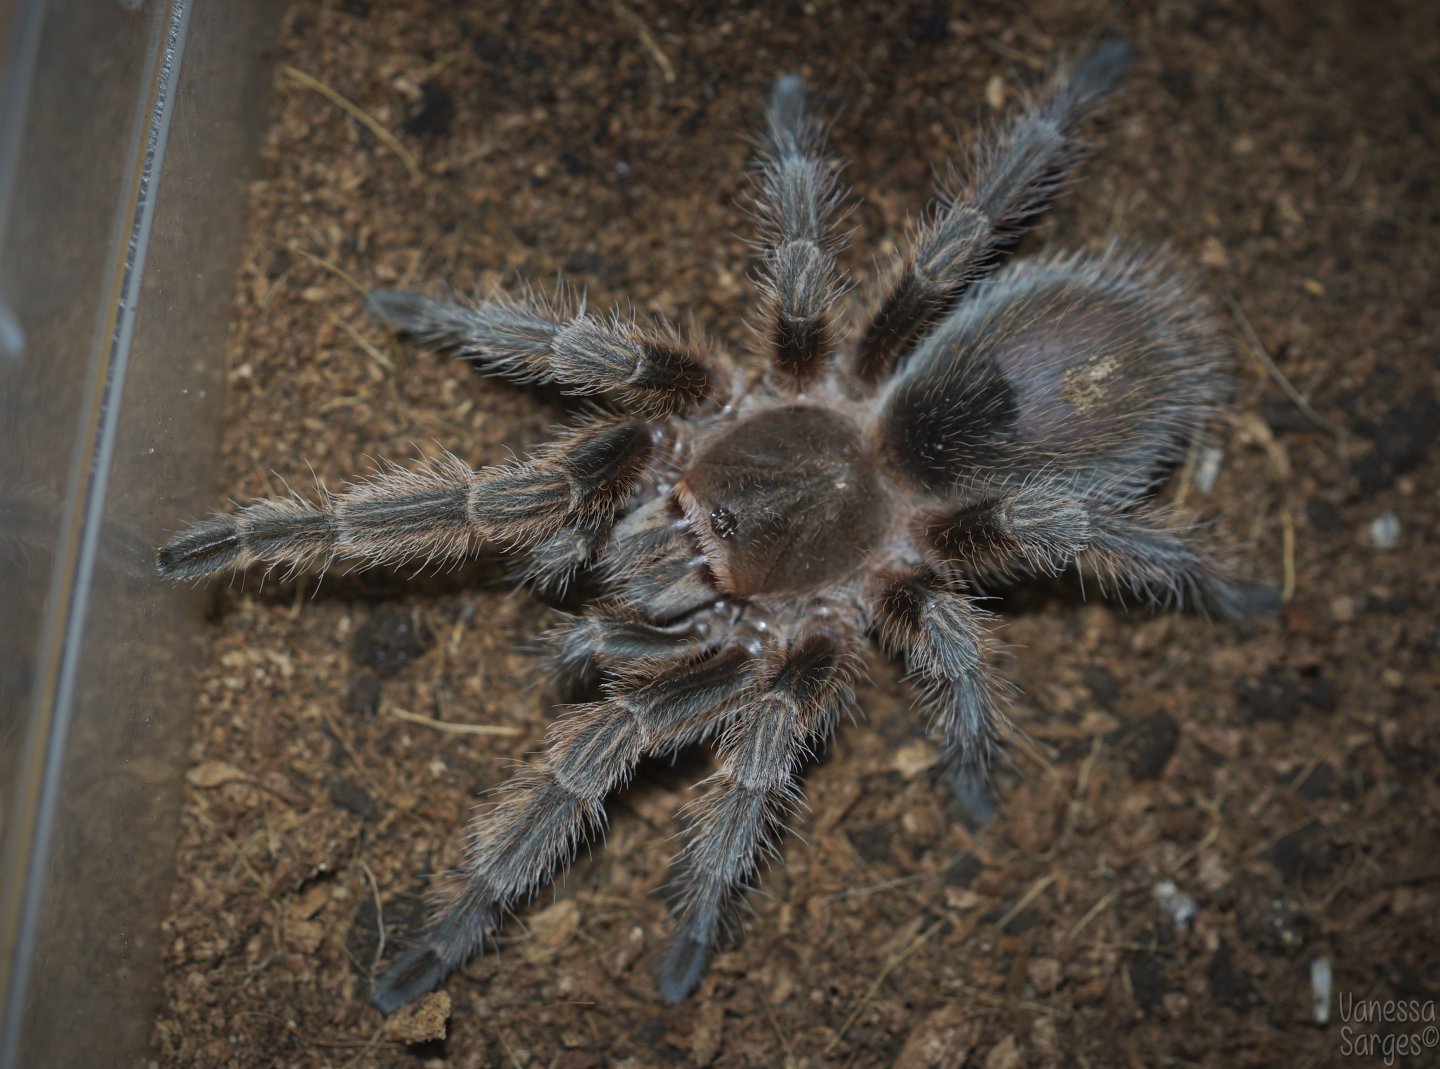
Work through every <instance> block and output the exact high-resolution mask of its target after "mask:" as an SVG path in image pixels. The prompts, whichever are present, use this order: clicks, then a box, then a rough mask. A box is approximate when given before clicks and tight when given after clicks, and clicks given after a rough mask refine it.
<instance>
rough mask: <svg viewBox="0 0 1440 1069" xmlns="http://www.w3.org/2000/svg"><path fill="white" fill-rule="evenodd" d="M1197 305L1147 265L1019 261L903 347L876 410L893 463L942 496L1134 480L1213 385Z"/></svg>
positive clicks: (1186, 423)
mask: <svg viewBox="0 0 1440 1069" xmlns="http://www.w3.org/2000/svg"><path fill="white" fill-rule="evenodd" d="M1219 354H1220V348H1219V346H1218V344H1217V343H1216V341H1215V337H1214V334H1213V332H1212V330H1211V329H1210V327H1209V324H1208V321H1207V319H1206V316H1205V314H1204V312H1203V309H1202V308H1200V307H1198V306H1197V305H1195V304H1194V303H1193V301H1191V300H1190V299H1189V298H1188V297H1187V295H1186V294H1185V292H1184V290H1183V289H1182V288H1181V287H1180V286H1179V285H1178V284H1176V283H1175V282H1174V281H1173V280H1172V279H1170V278H1169V277H1168V276H1167V275H1166V274H1165V273H1164V272H1163V271H1162V270H1160V269H1159V268H1158V267H1157V266H1156V265H1155V264H1153V263H1150V262H1146V261H1141V260H1123V259H1120V258H1118V257H1116V256H1114V255H1113V254H1111V255H1107V256H1105V257H1103V258H1100V259H1098V260H1095V259H1089V260H1082V259H1078V258H1069V259H1063V260H1058V261H1040V262H1034V261H1022V262H1021V263H1018V264H1016V265H1014V266H1013V267H1011V268H1009V269H1008V270H1006V271H1004V272H1003V273H1002V274H1001V275H1000V276H998V277H997V278H996V280H995V282H994V284H993V285H991V286H989V287H986V288H985V290H984V291H983V292H982V293H981V294H979V295H978V296H977V297H976V298H975V299H973V300H971V301H970V302H967V303H965V304H962V305H961V306H960V307H959V308H958V309H957V310H956V311H955V312H954V313H953V314H952V315H951V316H950V317H949V318H948V319H946V320H945V321H944V322H942V323H941V324H940V325H939V326H938V327H937V328H936V329H935V331H934V332H933V333H932V334H931V335H930V336H929V337H928V338H927V339H926V340H925V342H924V343H923V344H922V345H921V346H920V347H919V348H918V349H917V350H916V351H915V353H914V354H913V356H912V357H911V360H910V363H909V366H908V367H906V368H905V369H904V371H903V373H902V376H901V378H900V380H899V381H898V382H897V383H896V386H895V389H894V391H893V392H892V394H891V396H890V399H889V402H888V404H887V406H886V412H885V420H884V426H885V441H886V452H887V455H888V457H889V458H890V460H891V461H892V462H893V463H894V464H895V465H896V466H897V468H898V469H899V472H900V474H901V475H902V477H904V478H905V479H906V480H907V481H909V482H911V483H912V484H914V485H918V486H919V487H921V488H923V489H925V490H928V491H930V492H932V493H935V494H938V495H940V496H943V497H954V496H959V497H967V496H970V495H971V494H975V493H981V494H983V492H984V488H985V487H988V486H993V485H996V484H997V483H1004V482H1007V481H1011V480H1014V479H1024V478H1027V477H1030V476H1035V475H1039V474H1042V473H1043V474H1046V475H1049V476H1055V477H1059V478H1060V479H1062V480H1063V481H1065V482H1067V483H1070V484H1072V485H1074V486H1075V487H1076V488H1077V489H1079V490H1081V491H1082V492H1086V493H1088V492H1091V491H1098V490H1099V489H1100V488H1101V487H1107V488H1108V487H1138V486H1141V485H1144V484H1145V483H1148V481H1149V480H1150V479H1151V478H1153V476H1154V472H1155V469H1156V468H1157V466H1159V465H1161V464H1164V463H1165V462H1167V461H1169V460H1172V459H1174V456H1175V453H1176V451H1177V449H1178V448H1180V447H1181V444H1182V443H1183V442H1184V441H1186V439H1187V438H1188V436H1189V435H1190V434H1192V433H1193V432H1194V431H1195V430H1196V429H1197V428H1198V427H1200V426H1202V425H1203V424H1204V423H1206V422H1207V421H1208V420H1209V419H1210V418H1211V417H1212V416H1213V413H1214V409H1215V407H1216V405H1217V404H1218V403H1219V401H1220V400H1221V399H1222V396H1223V394H1224V392H1225V377H1224V375H1223V374H1222V373H1221V371H1220V357H1219Z"/></svg>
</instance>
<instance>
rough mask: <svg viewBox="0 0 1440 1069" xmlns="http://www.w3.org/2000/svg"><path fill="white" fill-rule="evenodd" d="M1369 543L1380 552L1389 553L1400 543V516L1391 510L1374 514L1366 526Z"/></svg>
mask: <svg viewBox="0 0 1440 1069" xmlns="http://www.w3.org/2000/svg"><path fill="white" fill-rule="evenodd" d="M1368 532H1369V535H1370V544H1371V545H1372V546H1374V547H1375V548H1376V549H1378V550H1380V551H1381V552H1382V553H1389V552H1390V551H1391V550H1392V549H1394V548H1395V547H1396V546H1398V545H1399V544H1400V517H1399V516H1396V515H1395V513H1393V512H1387V513H1385V514H1384V515H1383V516H1376V517H1375V518H1374V519H1373V520H1371V521H1370V527H1369V528H1368Z"/></svg>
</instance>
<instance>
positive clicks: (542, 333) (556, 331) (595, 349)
mask: <svg viewBox="0 0 1440 1069" xmlns="http://www.w3.org/2000/svg"><path fill="white" fill-rule="evenodd" d="M573 304H574V302H573V301H572V300H571V299H570V298H569V297H568V296H567V290H566V288H565V287H564V286H563V285H561V286H559V287H557V293H556V296H555V297H554V299H552V300H545V299H543V298H541V297H540V296H539V295H538V294H536V293H535V292H533V291H531V290H526V291H524V292H523V293H521V294H520V295H519V296H507V295H498V296H496V297H494V298H492V299H490V300H487V301H482V302H481V303H479V304H473V305H470V304H462V303H460V302H457V301H436V300H431V299H430V298H428V297H423V296H421V295H420V294H418V293H411V292H408V291H405V290H372V291H371V293H370V297H369V300H368V302H367V305H368V307H369V309H370V311H371V313H372V314H374V315H375V316H376V318H378V319H380V320H381V321H382V322H384V323H385V324H386V325H387V326H389V327H390V328H391V329H393V330H396V331H399V332H401V333H404V334H409V335H410V336H411V337H413V338H415V339H416V340H418V341H420V342H422V343H425V344H430V345H434V346H436V347H437V348H441V349H446V350H449V351H452V352H454V353H455V354H456V355H458V356H461V357H463V358H465V359H467V360H469V361H470V362H471V363H472V364H473V365H474V366H475V367H476V368H478V369H479V370H480V371H482V372H484V373H485V374H488V375H495V376H498V377H500V378H506V379H512V380H515V381H519V382H536V383H555V384H557V385H559V386H560V387H561V388H562V389H563V390H564V391H565V392H567V393H571V394H580V395H588V394H602V395H604V396H606V397H609V398H610V399H612V400H613V401H615V403H617V404H618V405H620V406H621V407H622V408H624V409H625V410H627V411H630V412H634V413H637V414H638V415H642V416H646V417H648V418H652V419H658V418H660V417H663V416H668V415H672V414H674V413H676V412H683V411H688V410H690V409H693V408H694V407H695V406H696V405H698V404H699V403H700V402H701V401H702V400H704V399H705V398H707V397H711V396H714V395H716V394H717V393H718V392H720V391H719V390H718V389H717V386H718V381H717V380H718V377H719V376H718V373H717V371H716V369H715V368H713V367H712V366H711V364H710V361H708V360H707V359H706V356H705V354H704V353H703V352H702V351H701V349H700V347H699V346H698V345H697V344H696V343H694V342H692V341H688V340H686V339H685V338H683V337H682V336H681V335H680V333H679V332H678V331H677V330H675V329H674V328H673V327H671V326H670V325H669V324H667V323H663V322H661V323H657V324H656V325H654V326H642V325H641V324H639V323H638V322H637V321H636V320H635V318H634V317H633V316H629V315H621V314H620V313H619V312H611V313H609V314H607V315H592V314H591V313H589V312H587V311H585V310H584V308H583V302H582V306H581V307H580V308H578V309H575V308H572V307H571V306H572V305H573Z"/></svg>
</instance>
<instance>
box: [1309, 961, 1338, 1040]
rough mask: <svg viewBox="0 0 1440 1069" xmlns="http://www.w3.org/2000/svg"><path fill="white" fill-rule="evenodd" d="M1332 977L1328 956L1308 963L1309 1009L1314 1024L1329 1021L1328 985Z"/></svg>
mask: <svg viewBox="0 0 1440 1069" xmlns="http://www.w3.org/2000/svg"><path fill="white" fill-rule="evenodd" d="M1333 979H1334V976H1333V974H1332V972H1331V970H1330V959H1329V958H1316V959H1315V960H1314V961H1312V962H1311V963H1310V1009H1311V1011H1312V1012H1313V1013H1314V1015H1315V1023H1316V1024H1329V1023H1330V986H1331V983H1332V981H1333Z"/></svg>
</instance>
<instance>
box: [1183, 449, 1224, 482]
mask: <svg viewBox="0 0 1440 1069" xmlns="http://www.w3.org/2000/svg"><path fill="white" fill-rule="evenodd" d="M1224 459H1225V451H1224V450H1223V449H1221V448H1220V447H1219V446H1218V445H1207V446H1206V447H1205V448H1204V449H1202V450H1200V457H1199V459H1198V460H1196V462H1195V475H1194V477H1193V478H1192V479H1191V482H1192V483H1193V484H1194V486H1195V489H1196V490H1197V491H1198V492H1200V493H1202V494H1208V493H1209V492H1210V491H1211V490H1213V489H1215V481H1216V480H1217V479H1219V478H1220V464H1221V462H1222V461H1224Z"/></svg>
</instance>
